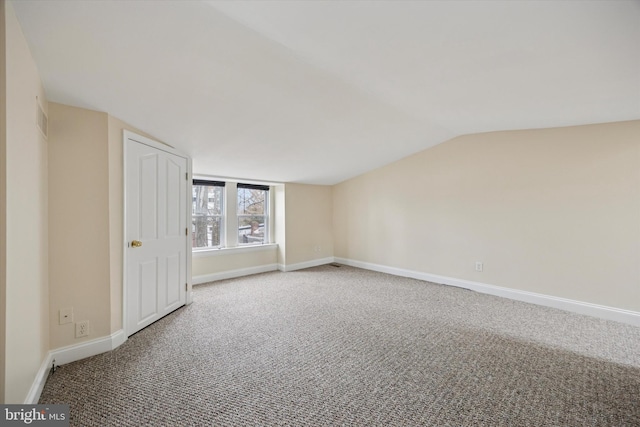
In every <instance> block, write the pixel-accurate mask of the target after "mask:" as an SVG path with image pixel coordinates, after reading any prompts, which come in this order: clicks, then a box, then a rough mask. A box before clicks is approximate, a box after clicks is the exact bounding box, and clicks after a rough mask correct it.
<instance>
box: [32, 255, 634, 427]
mask: <svg viewBox="0 0 640 427" xmlns="http://www.w3.org/2000/svg"><path fill="white" fill-rule="evenodd" d="M40 403H46V404H55V403H68V404H70V405H71V425H75V426H142V425H154V426H199V425H202V426H640V328H635V327H632V326H629V325H624V324H620V323H616V322H609V321H604V320H599V319H595V318H590V317H586V316H580V315H575V314H570V313H567V312H563V311H560V310H554V309H549V308H545V307H539V306H535V305H531V304H525V303H520V302H517V301H511V300H507V299H502V298H498V297H493V296H489V295H483V294H479V293H475V292H471V291H467V290H464V289H458V288H453V287H448V286H442V285H436V284H431V283H427V282H423V281H418V280H412V279H406V278H400V277H395V276H390V275H386V274H382V273H375V272H370V271H365V270H360V269H356V268H351V267H345V266H342V267H339V268H338V267H333V266H329V265H327V266H321V267H316V268H311V269H307V270H301V271H297V272H289V273H280V272H273V273H265V274H259V275H255V276H249V277H245V278H240V279H233V280H225V281H220V282H215V283H211V284H206V285H201V286H197V287H195V288H194V303H193V304H192V305H190V306H188V307H184V308H182V309H180V310H178V311H176V312H174V313H172V314H171V315H169V316H167V317H165V318H164V319H162V320H160V321H158V322H156V323H155V324H153V325H151V326H149V327H148V328H146V329H144V330H142V331H140V332H139V333H137V334H136V335H134V336H132V337H131V338H130V339H129V340H128V341H127V342H126V343H124V344H123V345H122V346H120V347H119V348H118V349H116V350H114V351H111V352H108V353H104V354H101V355H98V356H94V357H91V358H88V359H84V360H81V361H78V362H74V363H70V364H68V365H64V366H61V367H59V369H58V370H57V371H56V372H55V373H54V374H53V375H50V377H49V379H48V381H47V383H46V385H45V388H44V391H43V393H42V396H41V399H40Z"/></svg>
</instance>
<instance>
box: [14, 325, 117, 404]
mask: <svg viewBox="0 0 640 427" xmlns="http://www.w3.org/2000/svg"><path fill="white" fill-rule="evenodd" d="M126 340H127V336H126V335H125V333H124V330H122V329H121V330H119V331H117V332H115V333H113V334H111V335H109V336H108V337H102V338H96V339H94V340H91V341H85V342H83V343H80V344H74V345H69V346H66V347H61V348H57V349H55V350H51V351H49V353H47V356H46V357H45V358H44V360H43V361H42V365H41V366H40V369H39V370H38V374H37V375H36V378H35V380H34V381H33V384H32V385H31V389H29V394H27V398H26V400H25V402H24V403H25V404H36V403H38V400H40V394H42V389H43V388H44V384H45V383H46V381H47V377H48V376H49V371H50V370H51V366H52V364H53V363H54V361H55V364H56V365H65V364H67V363H71V362H75V361H76V360H80V359H84V358H86V357H91V356H95V355H96V354H100V353H104V352H105V351H110V350H113V349H115V348H117V347H119V346H120V345H122V344H123V343H124V342H125V341H126Z"/></svg>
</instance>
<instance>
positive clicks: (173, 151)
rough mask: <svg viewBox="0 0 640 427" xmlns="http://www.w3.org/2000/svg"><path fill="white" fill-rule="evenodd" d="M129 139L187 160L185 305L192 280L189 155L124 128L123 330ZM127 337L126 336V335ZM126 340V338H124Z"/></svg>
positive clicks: (190, 297)
mask: <svg viewBox="0 0 640 427" xmlns="http://www.w3.org/2000/svg"><path fill="white" fill-rule="evenodd" d="M128 140H131V141H134V142H137V143H139V144H144V145H147V146H149V147H152V148H155V149H157V150H161V151H165V152H167V153H170V154H173V155H176V156H178V157H182V158H185V159H186V160H187V177H186V181H187V194H186V197H187V198H188V200H187V203H186V209H187V212H186V214H187V239H186V248H185V254H186V257H187V259H186V273H187V292H186V300H185V305H189V304H191V303H192V302H193V294H192V289H193V281H192V279H191V240H192V237H191V227H190V226H189V224H191V221H190V220H189V218H191V209H192V207H191V205H192V202H191V194H192V192H193V190H192V182H191V180H192V177H193V173H192V163H191V157H189V156H188V155H186V154H184V153H183V152H181V151H179V150H176V149H175V148H173V147H171V146H170V145H167V144H163V143H161V142H158V141H154V140H153V139H150V138H147V137H144V136H142V135H138V134H137V133H134V132H131V131H128V130H126V129H124V130H123V131H122V197H123V200H122V329H123V330H124V332H125V336H126V331H127V243H128V242H127V141H128ZM127 338H128V337H127ZM125 340H126V338H125Z"/></svg>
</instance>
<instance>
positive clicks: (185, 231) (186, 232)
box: [184, 227, 189, 236]
mask: <svg viewBox="0 0 640 427" xmlns="http://www.w3.org/2000/svg"><path fill="white" fill-rule="evenodd" d="M184 235H185V236H188V235H189V228H188V227H187V228H185V229H184Z"/></svg>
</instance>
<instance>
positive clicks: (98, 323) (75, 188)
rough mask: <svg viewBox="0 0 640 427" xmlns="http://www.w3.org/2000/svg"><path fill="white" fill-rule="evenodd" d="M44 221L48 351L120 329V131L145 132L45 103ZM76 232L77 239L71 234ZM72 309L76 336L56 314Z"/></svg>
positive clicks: (100, 115) (101, 116)
mask: <svg viewBox="0 0 640 427" xmlns="http://www.w3.org/2000/svg"><path fill="white" fill-rule="evenodd" d="M49 121H50V123H51V125H50V126H51V132H50V138H49V139H50V141H51V145H52V149H51V150H50V153H49V162H50V180H49V186H50V188H49V192H50V194H51V195H52V196H51V199H50V202H49V204H50V216H49V224H50V228H51V236H50V250H51V254H52V259H51V267H50V278H51V289H52V297H51V299H50V309H51V348H52V349H56V348H60V347H63V346H67V345H73V344H78V343H80V342H82V341H85V340H90V339H95V338H100V337H104V336H108V335H110V334H112V333H114V332H117V331H119V330H120V329H122V283H123V281H122V277H123V276H122V256H123V248H124V243H123V228H122V227H123V223H122V215H123V214H122V212H123V152H122V146H123V142H122V141H123V130H128V131H132V132H135V133H137V134H139V135H143V136H146V137H149V138H152V139H153V137H152V136H150V135H148V134H146V133H144V132H142V131H140V130H138V129H136V128H134V127H132V126H130V125H128V124H127V123H125V122H123V121H122V120H120V119H117V118H115V117H111V116H109V115H108V114H106V113H102V112H97V111H91V110H86V109H83V108H75V107H70V106H66V105H62V104H55V103H51V111H50V114H49ZM77 236H82V238H81V239H78V238H77ZM66 307H73V309H74V320H75V321H79V320H89V321H90V323H91V328H90V331H91V334H90V336H89V337H87V338H79V339H76V338H75V329H74V326H73V324H65V325H59V324H58V322H57V316H58V311H59V310H60V309H61V308H66Z"/></svg>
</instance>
